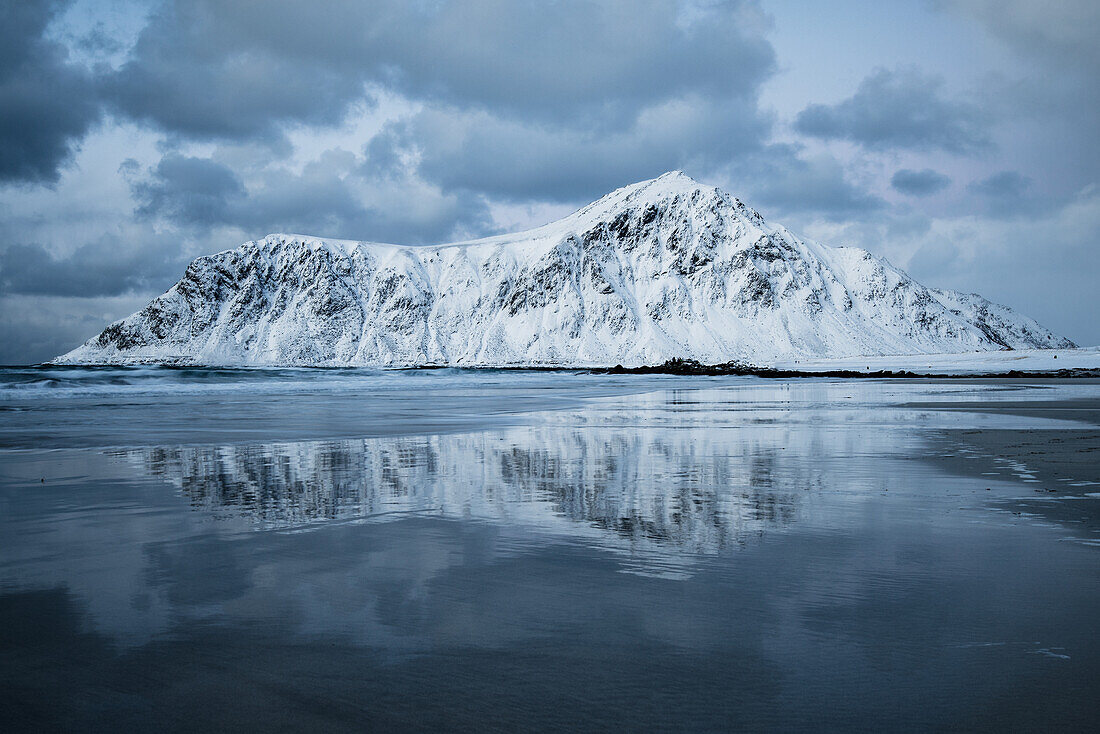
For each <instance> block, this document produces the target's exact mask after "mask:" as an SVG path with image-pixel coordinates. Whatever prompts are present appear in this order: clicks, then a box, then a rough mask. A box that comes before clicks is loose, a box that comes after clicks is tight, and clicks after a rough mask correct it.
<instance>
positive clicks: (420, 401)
mask: <svg viewBox="0 0 1100 734" xmlns="http://www.w3.org/2000/svg"><path fill="white" fill-rule="evenodd" d="M1098 397H1100V385H1098V384H1095V383H1089V382H1083V381H1077V382H1073V381H1065V382H1058V381H1031V382H1028V381H941V382H935V381H920V380H904V381H902V380H894V381H890V380H882V381H878V380H853V381H844V380H792V381H769V380H762V379H758V378H731V377H714V378H699V377H674V376H631V375H623V376H607V375H590V374H584V373H569V372H511V371H460V370H423V371H371V370H307V369H302V370H207V369H167V368H129V369H117V368H109V369H108V368H103V369H61V368H26V369H12V368H9V369H3V370H0V683H2V685H0V720H2V722H3V729H4V730H5V731H21V730H27V731H41V730H44V729H69V730H80V731H89V730H107V731H117V730H120V729H123V730H127V729H135V728H137V729H154V728H155V729H158V730H167V731H177V730H178V731H195V730H202V731H208V730H221V731H224V730H243V729H248V730H256V729H261V730H282V729H287V730H301V729H306V728H310V729H314V728H315V729H324V730H326V731H333V730H336V731H339V730H349V731H351V730H354V731H362V730H373V729H381V730H430V731H437V730H443V729H453V730H478V731H516V730H551V729H552V730H561V729H570V730H579V731H608V730H616V731H618V730H626V731H641V730H645V731H653V730H667V731H717V730H730V729H750V730H782V731H790V730H845V731H850V730H875V731H882V730H920V731H927V730H935V729H951V730H988V731H1003V730H1005V729H1006V728H1007V729H1013V728H1015V729H1060V730H1082V729H1088V728H1091V727H1092V726H1095V722H1096V717H1097V715H1098V714H1100V634H1098V633H1097V620H1098V612H1100V524H1098V523H1097V521H1096V520H1095V518H1096V517H1097V512H1096V507H1097V503H1100V485H1098V484H1097V483H1096V475H1097V473H1098V472H1097V471H1096V462H1100V428H1098V427H1097V426H1096V424H1095V422H1089V421H1090V420H1093V421H1094V419H1095V416H1094V411H1093V412H1090V411H1088V410H1083V409H1082V410H1081V411H1080V413H1079V414H1078V413H1074V412H1073V411H1072V410H1070V408H1073V407H1074V406H1077V405H1081V406H1088V405H1092V404H1093V403H1092V402H1090V401H1095V400H1096V399H1097V398H1098ZM1021 404H1026V405H1029V406H1032V407H1033V408H1040V409H1029V410H1023V411H1022V410H1020V409H1019V405H1021ZM1046 404H1050V405H1057V406H1058V407H1059V409H1058V410H1051V411H1049V412H1047V413H1044V412H1043V411H1042V410H1041V407H1042V406H1043V405H1046ZM941 406H942V409H941ZM969 406H973V410H970V409H969ZM999 406H1000V407H999ZM1067 406H1068V407H1067ZM1001 408H1003V409H1001ZM1021 413H1023V414H1021ZM990 436H993V437H998V438H997V441H1001V443H996V442H994V443H993V444H992V445H991V444H990V443H989V440H990V439H989V437H990ZM1025 436H1026V437H1028V440H1031V441H1036V440H1038V441H1040V444H1036V445H1040V446H1041V447H1045V448H1043V450H1042V451H1038V450H1031V451H1030V453H1028V452H1026V451H1023V450H1022V449H1020V448H1019V446H1017V445H1015V444H1014V443H1013V441H1014V440H1015V438H1017V437H1019V438H1022V437H1025ZM982 437H984V438H983V440H984V441H985V442H984V443H982V442H980V441H978V440H977V439H978V438H982ZM1002 437H1007V438H1002ZM1036 437H1038V438H1036ZM1067 446H1068V447H1071V448H1065V447H1067ZM1093 450H1095V451H1096V452H1097V454H1096V456H1097V459H1096V461H1095V462H1093V461H1090V460H1089V459H1088V458H1085V459H1084V460H1082V458H1081V457H1082V456H1085V457H1087V456H1088V452H1091V451H1093ZM1059 452H1062V453H1061V454H1060V453H1059ZM1060 457H1061V458H1060ZM1048 490H1053V491H1048ZM1048 510H1049V511H1048Z"/></svg>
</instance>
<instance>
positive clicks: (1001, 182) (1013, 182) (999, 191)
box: [967, 171, 1031, 199]
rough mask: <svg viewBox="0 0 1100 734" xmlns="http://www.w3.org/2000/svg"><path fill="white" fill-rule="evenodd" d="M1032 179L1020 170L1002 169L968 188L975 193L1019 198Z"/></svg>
mask: <svg viewBox="0 0 1100 734" xmlns="http://www.w3.org/2000/svg"><path fill="white" fill-rule="evenodd" d="M1030 185H1031V180H1030V179H1029V178H1028V177H1027V176H1024V175H1023V174H1021V173H1020V172H1019V171H1001V172H999V173H994V174H993V175H992V176H989V177H987V178H983V179H981V180H980V181H975V182H974V183H972V184H970V185H969V186H968V187H967V188H968V189H969V190H970V191H972V192H974V193H975V194H980V195H982V196H988V197H990V198H994V199H1018V198H1020V197H1022V196H1024V194H1025V193H1026V192H1027V189H1028V187H1029V186H1030Z"/></svg>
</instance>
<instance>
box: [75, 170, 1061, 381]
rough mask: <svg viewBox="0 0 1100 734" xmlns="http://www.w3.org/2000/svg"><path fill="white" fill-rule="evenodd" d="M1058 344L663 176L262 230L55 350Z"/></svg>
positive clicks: (380, 353) (473, 357) (529, 361)
mask: <svg viewBox="0 0 1100 734" xmlns="http://www.w3.org/2000/svg"><path fill="white" fill-rule="evenodd" d="M1071 346H1073V345H1072V343H1071V342H1069V341H1068V340H1066V339H1064V338H1062V337H1059V336H1057V335H1055V334H1053V333H1051V332H1050V331H1048V330H1047V329H1045V328H1043V327H1042V326H1040V325H1039V324H1037V323H1036V322H1035V321H1032V320H1031V319H1029V318H1026V317H1023V316H1020V315H1018V314H1015V313H1014V312H1012V311H1011V310H1010V309H1008V308H1006V307H1004V306H999V305H997V304H994V303H990V302H989V301H987V300H985V299H983V298H981V297H979V296H976V295H967V294H962V293H955V292H953V291H941V290H935V289H931V288H926V287H925V286H922V285H921V284H919V283H917V282H915V281H913V280H912V279H911V278H910V277H909V276H908V275H906V274H905V273H904V272H902V271H900V270H898V269H896V268H894V267H893V266H891V265H890V264H889V263H888V262H887V261H886V260H884V259H882V258H878V257H875V256H873V255H871V254H870V253H868V252H866V251H864V250H859V249H855V248H848V247H839V248H832V247H826V246H824V245H820V244H817V243H815V242H811V241H806V240H801V239H799V238H798V237H796V236H794V235H793V234H791V233H790V232H789V231H787V230H786V229H785V228H783V227H777V226H773V225H770V224H768V223H766V222H765V221H764V219H763V218H762V217H761V216H760V215H759V214H758V213H757V212H756V211H754V210H753V209H751V208H749V207H747V206H745V205H744V204H743V203H741V201H739V200H738V199H736V198H733V197H731V196H729V195H728V194H726V193H725V192H723V191H721V190H719V189H716V188H712V187H709V186H703V185H701V184H699V183H697V182H695V181H693V180H692V179H690V178H688V177H687V176H685V175H683V174H682V173H679V172H675V173H668V174H665V175H663V176H661V177H660V178H657V179H654V180H652V181H645V182H642V183H638V184H634V185H632V186H627V187H625V188H622V189H619V190H617V191H614V192H612V193H611V194H609V195H607V196H605V197H604V198H602V199H600V200H599V201H596V202H594V203H592V204H590V205H588V206H586V207H584V208H583V209H581V210H579V211H577V212H575V213H573V214H571V215H570V216H568V217H566V218H564V219H562V220H560V221H557V222H554V223H552V224H548V225H546V226H544V227H539V228H537V229H534V230H530V231H528V232H522V233H518V234H512V235H504V236H499V237H490V238H486V239H481V240H476V241H472V242H463V243H456V244H450V245H441V246H437V247H401V246H396V245H384V244H375V243H365V242H348V241H338V240H325V239H319V238H315V237H305V236H300V235H286V234H273V235H268V236H267V237H266V238H264V239H263V240H259V241H254V242H248V243H245V244H243V245H241V246H240V247H238V248H236V249H233V250H226V251H225V252H220V253H217V254H215V255H208V256H205V257H200V258H198V259H197V260H195V261H194V262H192V263H191V265H190V266H188V268H187V271H186V273H184V276H183V278H182V279H181V280H180V281H179V282H178V283H176V285H174V286H173V287H172V288H171V289H169V290H168V292H167V293H165V294H164V295H162V296H160V297H158V298H157V299H155V300H154V301H153V302H152V303H150V304H149V305H148V306H146V307H145V308H144V309H142V310H141V311H139V312H138V313H136V314H134V315H132V316H130V317H128V318H126V319H123V320H122V321H119V322H117V323H115V324H112V325H111V326H109V327H107V328H106V329H105V330H104V331H103V332H102V333H101V334H100V335H99V336H97V337H95V338H94V339H91V340H90V341H88V342H87V343H85V344H84V345H83V346H81V347H79V348H77V349H75V350H73V351H72V352H69V353H68V354H65V355H63V356H61V357H59V358H58V360H57V361H59V362H66V363H126V362H172V363H196V364H238V365H414V364H425V363H433V364H455V365H613V364H618V363H621V364H625V365H637V364H656V363H660V362H664V361H665V360H667V359H670V358H677V357H682V358H691V359H697V360H699V361H701V362H709V363H715V362H726V361H729V360H746V361H754V362H768V361H770V360H776V359H783V358H792V357H802V356H818V357H843V356H850V355H859V354H911V353H932V352H962V351H973V350H993V349H1018V348H1046V347H1059V348H1064V347H1071Z"/></svg>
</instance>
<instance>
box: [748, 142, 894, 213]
mask: <svg viewBox="0 0 1100 734" xmlns="http://www.w3.org/2000/svg"><path fill="white" fill-rule="evenodd" d="M800 153H801V151H799V150H798V148H797V146H789V145H773V146H770V147H769V148H768V149H767V150H766V151H765V152H764V153H763V154H762V155H760V156H756V157H754V158H753V159H752V160H751V161H750V162H749V164H748V165H747V166H746V167H745V168H744V169H743V170H742V171H741V172H740V176H741V178H743V179H744V184H743V185H744V186H745V187H746V188H745V192H744V195H745V196H746V197H748V200H749V201H750V202H753V203H754V204H758V205H759V206H761V207H762V208H774V209H776V210H778V212H779V213H780V214H785V213H791V212H812V213H816V214H820V215H822V216H824V217H825V218H827V219H839V218H844V217H849V216H852V215H856V214H865V213H867V212H870V211H874V210H877V209H881V208H882V207H883V206H884V205H885V202H884V201H883V200H882V199H880V198H879V197H877V196H873V195H871V194H868V193H866V192H865V191H863V190H862V189H860V188H859V187H858V186H856V185H854V184H852V183H851V182H850V181H848V180H847V178H845V176H844V169H843V167H842V166H841V165H840V163H839V162H838V161H837V160H836V159H834V158H832V157H829V156H819V157H813V158H803V157H801V156H800Z"/></svg>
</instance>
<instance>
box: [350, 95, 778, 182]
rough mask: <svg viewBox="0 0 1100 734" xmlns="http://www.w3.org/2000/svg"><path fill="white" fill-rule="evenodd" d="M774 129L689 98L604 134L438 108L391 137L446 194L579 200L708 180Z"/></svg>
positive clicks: (752, 115) (737, 103) (752, 111)
mask: <svg viewBox="0 0 1100 734" xmlns="http://www.w3.org/2000/svg"><path fill="white" fill-rule="evenodd" d="M768 131H769V121H768V120H767V119H766V118H764V117H763V116H762V115H760V114H759V112H758V111H757V108H756V105H755V102H747V101H743V100H738V99H733V100H726V101H717V100H711V99H703V98H699V97H688V98H683V99H676V100H671V101H668V102H665V103H661V104H658V105H655V106H654V107H651V108H647V109H646V110H643V111H642V112H641V113H640V114H639V115H638V117H637V119H636V120H634V121H633V122H632V123H631V124H630V125H628V126H625V127H624V128H623V129H621V130H616V131H608V132H598V133H597V132H593V131H590V130H585V129H577V128H573V127H569V126H546V125H541V124H538V123H524V122H519V121H516V120H510V119H505V118H500V117H497V116H495V115H493V114H491V113H488V112H472V113H462V112H460V111H458V110H455V109H453V108H436V107H433V108H429V109H426V110H424V111H423V112H421V113H420V114H418V115H416V116H415V117H414V118H413V119H412V120H410V121H409V122H408V123H406V124H404V125H402V126H401V127H400V128H399V129H395V130H391V131H390V135H389V137H388V138H387V144H388V145H389V146H396V147H398V148H399V149H400V147H401V146H405V147H406V148H407V149H408V150H409V151H418V152H419V156H418V157H417V161H418V168H417V171H418V173H419V175H420V176H422V177H423V178H424V179H425V180H428V181H431V182H432V183H435V184H438V185H439V186H441V187H443V188H444V189H445V190H449V189H471V190H475V191H479V192H483V193H485V194H487V195H489V196H492V197H496V198H499V199H506V200H530V199H542V200H551V201H569V202H574V201H583V200H589V199H592V198H595V197H598V196H602V195H603V194H606V193H607V192H608V191H611V190H612V189H614V188H616V187H619V186H623V185H625V184H628V183H632V182H634V181H639V180H643V179H647V178H652V177H655V176H658V175H660V174H661V173H664V172H665V171H668V170H672V169H686V170H690V171H692V172H693V173H694V174H695V175H697V176H706V175H707V174H708V173H709V172H712V171H714V170H716V169H717V168H718V167H720V166H722V165H725V164H727V163H729V162H730V161H731V160H733V159H738V158H743V157H744V156H747V155H749V154H751V153H754V152H758V151H760V150H761V149H762V147H763V142H762V141H763V139H764V138H765V136H766V135H767V134H768ZM368 152H369V153H370V154H372V155H375V154H377V155H379V156H380V159H381V160H391V159H393V158H394V157H395V156H397V155H398V154H399V153H398V152H395V151H393V150H386V148H385V147H384V146H380V148H379V149H378V150H372V151H368Z"/></svg>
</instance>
